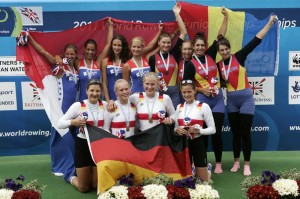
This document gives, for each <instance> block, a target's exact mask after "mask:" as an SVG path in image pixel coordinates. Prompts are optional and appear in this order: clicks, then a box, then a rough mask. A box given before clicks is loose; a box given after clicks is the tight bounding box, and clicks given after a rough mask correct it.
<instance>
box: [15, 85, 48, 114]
mask: <svg viewBox="0 0 300 199" xmlns="http://www.w3.org/2000/svg"><path fill="white" fill-rule="evenodd" d="M21 85H22V98H23V110H41V109H44V107H43V104H42V102H41V99H40V96H39V93H38V90H37V87H36V86H35V84H34V83H33V82H22V83H21Z"/></svg>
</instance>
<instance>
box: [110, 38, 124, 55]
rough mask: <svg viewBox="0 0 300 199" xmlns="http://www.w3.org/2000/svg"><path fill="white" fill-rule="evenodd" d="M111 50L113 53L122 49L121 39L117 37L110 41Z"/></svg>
mask: <svg viewBox="0 0 300 199" xmlns="http://www.w3.org/2000/svg"><path fill="white" fill-rule="evenodd" d="M112 50H113V52H114V53H115V54H117V55H118V54H120V53H121V51H122V41H121V40H119V39H114V40H113V41H112Z"/></svg>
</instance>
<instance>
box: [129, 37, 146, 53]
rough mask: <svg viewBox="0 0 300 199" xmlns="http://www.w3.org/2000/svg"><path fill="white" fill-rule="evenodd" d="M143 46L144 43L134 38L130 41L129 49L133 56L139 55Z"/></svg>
mask: <svg viewBox="0 0 300 199" xmlns="http://www.w3.org/2000/svg"><path fill="white" fill-rule="evenodd" d="M143 48H144V43H143V41H141V40H140V39H138V38H134V39H133V40H132V42H131V46H130V50H131V53H132V55H133V56H141V55H142V52H143Z"/></svg>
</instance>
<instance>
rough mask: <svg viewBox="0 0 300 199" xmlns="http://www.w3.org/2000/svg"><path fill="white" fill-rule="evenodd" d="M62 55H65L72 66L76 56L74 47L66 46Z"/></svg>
mask: <svg viewBox="0 0 300 199" xmlns="http://www.w3.org/2000/svg"><path fill="white" fill-rule="evenodd" d="M64 57H66V58H67V59H68V62H69V64H70V65H72V66H73V64H74V61H75V59H76V57H77V52H76V50H75V49H74V48H71V47H68V48H66V50H65V52H64Z"/></svg>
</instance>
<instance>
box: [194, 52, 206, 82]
mask: <svg viewBox="0 0 300 199" xmlns="http://www.w3.org/2000/svg"><path fill="white" fill-rule="evenodd" d="M194 57H195V59H196V60H197V62H198V63H199V64H200V67H201V68H202V69H203V70H204V72H205V78H206V79H207V78H208V64H207V58H206V55H204V58H205V67H204V66H203V64H202V63H201V61H200V60H199V58H198V57H197V55H195V54H194ZM200 67H198V69H200Z"/></svg>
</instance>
